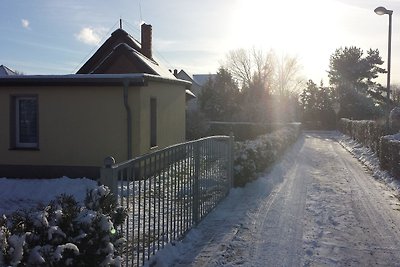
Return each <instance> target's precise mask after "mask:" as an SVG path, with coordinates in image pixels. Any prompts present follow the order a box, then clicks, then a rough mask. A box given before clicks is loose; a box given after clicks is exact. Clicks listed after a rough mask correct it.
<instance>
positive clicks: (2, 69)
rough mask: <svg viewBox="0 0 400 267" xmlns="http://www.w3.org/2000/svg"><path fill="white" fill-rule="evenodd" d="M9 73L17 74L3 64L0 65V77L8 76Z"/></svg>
mask: <svg viewBox="0 0 400 267" xmlns="http://www.w3.org/2000/svg"><path fill="white" fill-rule="evenodd" d="M10 75H17V73H16V72H15V71H13V70H11V69H9V68H7V67H6V66H4V65H0V77H3V76H10Z"/></svg>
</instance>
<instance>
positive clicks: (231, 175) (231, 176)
mask: <svg viewBox="0 0 400 267" xmlns="http://www.w3.org/2000/svg"><path fill="white" fill-rule="evenodd" d="M234 144H235V136H234V135H233V133H232V132H230V134H229V150H228V151H229V152H228V153H229V156H228V160H229V163H228V168H229V169H228V170H229V179H230V185H229V186H230V187H229V190H228V193H229V191H230V189H231V188H232V187H233V185H234V179H235V177H234V170H233V165H234V160H235V154H234V153H235V149H234Z"/></svg>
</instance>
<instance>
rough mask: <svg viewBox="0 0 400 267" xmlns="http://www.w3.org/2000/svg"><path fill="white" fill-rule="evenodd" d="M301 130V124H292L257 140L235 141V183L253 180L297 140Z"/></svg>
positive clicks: (239, 184)
mask: <svg viewBox="0 0 400 267" xmlns="http://www.w3.org/2000/svg"><path fill="white" fill-rule="evenodd" d="M300 131H301V124H291V125H289V126H286V127H284V128H282V129H279V130H277V131H275V132H272V133H270V134H267V135H263V136H260V137H259V138H257V139H255V140H247V141H243V142H235V159H234V166H235V167H234V185H235V186H244V185H245V184H246V183H247V182H250V181H253V180H254V179H255V178H256V177H257V174H258V173H259V172H262V171H264V170H265V169H266V168H268V167H270V166H271V165H272V164H273V163H274V162H275V161H276V160H277V159H278V158H279V157H280V156H281V155H282V154H283V153H284V151H285V150H286V148H287V147H289V146H290V145H291V144H293V143H294V142H295V141H296V140H297V138H298V136H299V134H300Z"/></svg>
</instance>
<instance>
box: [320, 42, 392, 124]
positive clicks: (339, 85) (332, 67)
mask: <svg viewBox="0 0 400 267" xmlns="http://www.w3.org/2000/svg"><path fill="white" fill-rule="evenodd" d="M382 64H383V60H382V58H381V56H380V55H379V51H378V50H377V49H375V50H373V49H370V50H368V51H367V55H366V56H364V52H363V50H361V49H360V48H357V47H355V46H351V47H345V48H339V49H337V50H336V51H335V53H333V54H332V55H331V57H330V63H329V71H328V76H329V82H330V84H331V85H332V86H333V87H334V88H335V91H336V96H337V97H338V99H339V102H340V105H341V112H340V115H341V116H344V117H349V118H355V119H367V118H373V117H377V116H379V115H381V114H382V108H384V105H385V104H386V101H385V98H384V96H383V92H385V90H386V89H385V88H384V87H382V85H380V84H379V83H377V82H375V81H374V79H376V78H377V77H378V75H379V74H381V73H385V72H386V71H385V70H384V69H383V68H381V67H380V66H381V65H382Z"/></svg>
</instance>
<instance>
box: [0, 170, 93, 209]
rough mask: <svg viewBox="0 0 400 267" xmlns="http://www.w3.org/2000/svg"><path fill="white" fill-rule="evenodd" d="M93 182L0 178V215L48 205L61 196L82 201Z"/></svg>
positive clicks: (65, 178)
mask: <svg viewBox="0 0 400 267" xmlns="http://www.w3.org/2000/svg"><path fill="white" fill-rule="evenodd" d="M96 185H97V183H96V182H95V181H93V180H89V179H85V178H81V179H70V178H67V177H62V178H58V179H7V178H0V215H2V214H8V213H11V212H13V211H15V210H18V209H29V208H33V207H35V206H37V205H38V204H45V205H46V204H48V203H49V202H50V201H51V200H54V199H55V198H56V197H57V196H59V195H61V194H67V195H73V196H75V198H76V199H77V200H78V201H83V200H84V199H85V196H86V192H87V190H90V189H92V188H95V187H96Z"/></svg>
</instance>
